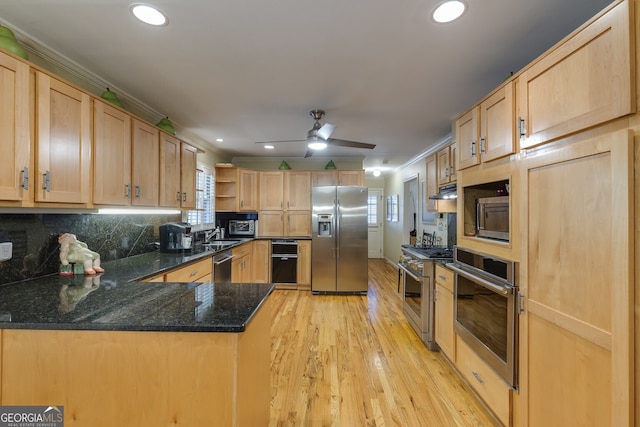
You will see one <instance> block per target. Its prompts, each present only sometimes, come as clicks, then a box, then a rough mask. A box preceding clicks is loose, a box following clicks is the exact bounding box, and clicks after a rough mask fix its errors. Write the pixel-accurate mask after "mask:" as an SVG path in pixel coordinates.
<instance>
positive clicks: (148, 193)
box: [125, 119, 196, 207]
mask: <svg viewBox="0 0 640 427" xmlns="http://www.w3.org/2000/svg"><path fill="white" fill-rule="evenodd" d="M131 131H132V141H131V189H132V194H131V204H132V205H133V206H150V207H153V206H158V194H159V192H158V182H159V176H160V175H159V168H160V165H159V163H160V160H159V159H160V148H159V146H160V140H159V136H158V134H159V133H160V131H159V130H158V128H156V127H155V126H152V125H150V124H148V123H145V122H143V121H141V120H138V119H133V122H132V130H131ZM189 167H191V165H189ZM195 169H196V165H195V163H194V164H193V173H194V174H195ZM125 173H126V171H125ZM194 182H195V181H194ZM194 185H195V184H194ZM193 191H194V192H195V189H194V190H193ZM194 206H195V204H194Z"/></svg>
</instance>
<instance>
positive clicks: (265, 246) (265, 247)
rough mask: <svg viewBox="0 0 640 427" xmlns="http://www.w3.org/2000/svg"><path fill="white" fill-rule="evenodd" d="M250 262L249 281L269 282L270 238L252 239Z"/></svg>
mask: <svg viewBox="0 0 640 427" xmlns="http://www.w3.org/2000/svg"><path fill="white" fill-rule="evenodd" d="M251 263H252V266H251V282H253V283H269V282H271V240H254V241H253V253H252V257H251Z"/></svg>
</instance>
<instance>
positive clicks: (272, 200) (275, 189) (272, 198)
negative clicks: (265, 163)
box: [260, 171, 284, 211]
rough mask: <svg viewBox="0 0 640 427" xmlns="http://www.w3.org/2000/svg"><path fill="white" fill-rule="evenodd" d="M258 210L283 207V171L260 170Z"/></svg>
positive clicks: (274, 209) (275, 209) (280, 208)
mask: <svg viewBox="0 0 640 427" xmlns="http://www.w3.org/2000/svg"><path fill="white" fill-rule="evenodd" d="M260 184H261V191H260V210H263V211H277V210H282V209H284V172H282V171H260Z"/></svg>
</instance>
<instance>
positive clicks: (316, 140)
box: [256, 110, 376, 158]
mask: <svg viewBox="0 0 640 427" xmlns="http://www.w3.org/2000/svg"><path fill="white" fill-rule="evenodd" d="M324 114H325V112H324V110H311V111H310V112H309V115H310V116H311V117H313V119H314V120H315V123H314V124H313V127H312V128H311V129H310V130H309V131H308V132H307V138H306V139H288V140H282V141H260V142H256V144H272V143H279V142H301V141H304V142H306V143H307V152H306V153H305V155H304V157H305V158H307V157H311V156H312V155H313V153H314V151H316V150H323V149H325V148H327V146H329V145H331V146H335V147H351V148H366V149H368V150H373V149H374V148H375V147H376V145H375V144H367V143H365V142H356V141H347V140H345V139H336V138H331V134H332V133H333V131H334V130H335V129H336V127H335V125H332V124H331V123H325V124H320V119H322V116H324Z"/></svg>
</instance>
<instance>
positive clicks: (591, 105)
mask: <svg viewBox="0 0 640 427" xmlns="http://www.w3.org/2000/svg"><path fill="white" fill-rule="evenodd" d="M630 22H633V21H632V20H631V17H630V16H629V2H628V1H625V2H621V3H619V4H617V5H616V6H615V7H613V8H611V9H610V10H608V11H607V12H606V13H605V14H604V15H602V16H600V17H598V19H597V20H595V21H593V22H592V23H590V24H589V25H587V26H585V27H583V28H582V29H581V30H580V31H579V32H577V33H575V34H574V35H573V36H572V37H570V38H569V39H567V40H566V41H565V42H564V43H562V44H560V45H559V46H558V47H556V48H555V49H553V50H551V51H550V53H549V54H548V55H546V56H544V57H543V58H542V59H540V60H539V61H538V62H535V63H534V64H533V65H532V66H531V67H529V68H527V69H526V70H525V71H524V72H523V73H522V74H521V75H520V76H519V77H518V82H519V83H518V98H519V103H518V106H519V116H520V117H521V118H522V119H523V120H524V122H523V123H521V125H520V129H519V131H520V138H521V140H520V147H522V148H528V147H533V146H535V145H538V144H541V143H544V142H547V141H550V140H553V139H557V138H560V137H562V136H565V135H569V134H571V133H574V132H577V131H579V130H582V129H586V128H588V127H591V126H595V125H598V124H600V123H604V122H606V121H608V120H612V119H615V118H617V117H621V116H624V115H626V114H630V113H633V112H635V109H636V105H635V102H636V98H635V90H634V87H635V85H634V79H635V77H634V61H635V59H634V58H635V54H634V53H633V46H634V44H633V42H632V40H633V38H634V37H635V35H634V34H633V25H630ZM636 25H637V24H636Z"/></svg>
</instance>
